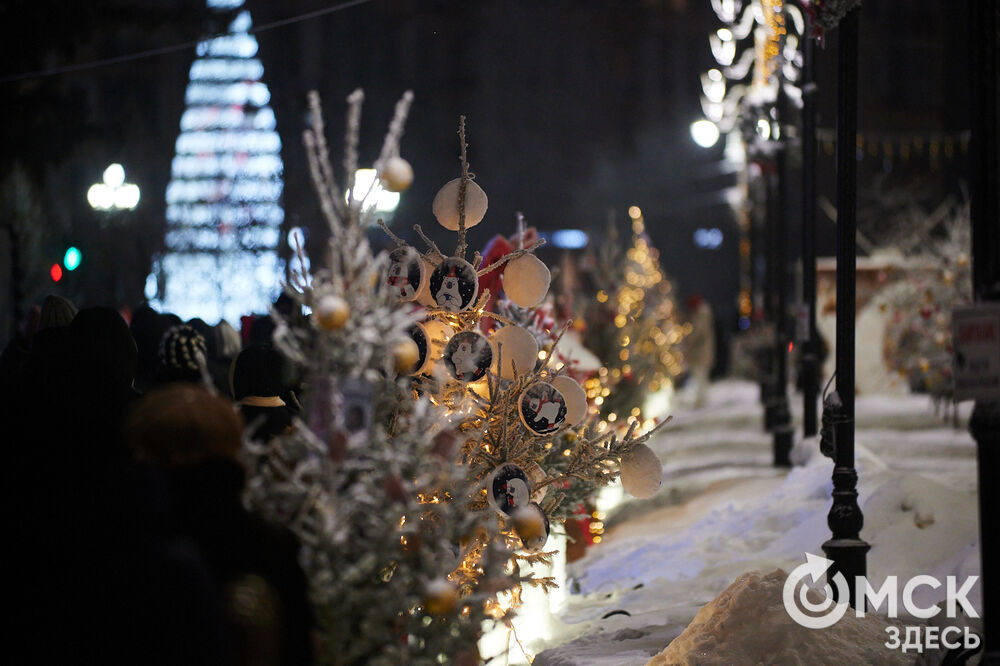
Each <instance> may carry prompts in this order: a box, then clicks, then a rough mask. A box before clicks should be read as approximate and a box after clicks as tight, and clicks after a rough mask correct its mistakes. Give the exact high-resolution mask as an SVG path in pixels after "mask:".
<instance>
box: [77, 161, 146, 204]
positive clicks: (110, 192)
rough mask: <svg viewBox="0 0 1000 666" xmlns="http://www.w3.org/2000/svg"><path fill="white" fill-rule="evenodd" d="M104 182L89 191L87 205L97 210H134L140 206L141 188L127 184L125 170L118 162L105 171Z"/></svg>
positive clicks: (91, 187)
mask: <svg viewBox="0 0 1000 666" xmlns="http://www.w3.org/2000/svg"><path fill="white" fill-rule="evenodd" d="M102 180H103V182H101V183H94V184H93V185H91V186H90V189H89V190H87V203H89V204H90V206H91V208H94V209H96V210H111V209H119V210H132V209H133V208H135V207H136V206H137V205H139V186H138V185H135V184H134V183H126V182H125V168H124V167H123V166H122V165H121V164H118V163H117V162H116V163H114V164H111V165H110V166H108V168H107V169H105V170H104V175H103V177H102Z"/></svg>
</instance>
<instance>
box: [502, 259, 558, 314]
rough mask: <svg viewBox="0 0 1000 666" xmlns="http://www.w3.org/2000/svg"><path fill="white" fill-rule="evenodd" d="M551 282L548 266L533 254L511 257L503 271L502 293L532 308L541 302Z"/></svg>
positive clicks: (523, 306)
mask: <svg viewBox="0 0 1000 666" xmlns="http://www.w3.org/2000/svg"><path fill="white" fill-rule="evenodd" d="M551 282H552V273H551V272H550V271H549V267H548V266H546V265H545V262H543V261H542V260H541V259H539V258H538V257H536V256H535V255H533V254H524V255H521V256H520V257H518V258H517V259H511V260H510V261H509V262H507V266H506V267H505V268H504V271H503V291H504V293H505V294H507V298H509V299H510V300H511V301H513V302H514V304H515V305H519V306H521V307H522V308H533V307H535V306H536V305H538V304H539V303H541V302H542V300H543V299H544V298H545V294H547V293H548V292H549V283H551Z"/></svg>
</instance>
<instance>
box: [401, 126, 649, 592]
mask: <svg viewBox="0 0 1000 666" xmlns="http://www.w3.org/2000/svg"><path fill="white" fill-rule="evenodd" d="M459 145H460V153H461V166H462V173H461V177H459V178H456V179H454V180H452V181H450V182H449V183H447V184H445V185H444V187H442V188H441V190H440V191H439V192H438V194H437V196H436V197H435V200H434V215H435V217H436V218H437V220H438V222H439V223H440V224H441V225H442V226H444V227H445V228H447V229H449V230H452V231H455V232H456V233H457V237H456V249H455V251H454V253H452V254H450V255H447V254H445V253H444V252H442V250H441V249H440V248H439V247H438V246H437V245H436V244H435V243H434V242H432V241H430V240H429V239H428V238H427V237H426V235H425V234H424V233H423V231H422V229H421V228H420V227H419V226H415V227H414V229H415V231H416V232H417V234H418V235H419V236H420V237H421V238H422V239H423V240H424V242H425V244H426V246H427V249H426V251H425V252H419V251H418V250H416V249H415V248H413V247H411V246H409V245H408V244H407V243H406V242H405V241H403V240H402V239H400V238H399V237H397V236H395V235H394V234H393V233H392V232H391V231H389V229H388V227H386V226H385V225H382V227H383V229H384V230H385V232H386V233H387V234H388V235H389V236H390V237H391V238H392V239H393V240H394V241H395V243H396V249H395V250H394V251H393V253H392V255H391V257H392V258H393V263H392V264H391V266H390V267H389V270H388V272H387V273H386V284H387V285H390V286H392V287H393V288H396V289H397V290H398V291H397V293H398V295H399V297H400V298H401V299H402V300H404V301H408V302H413V301H415V302H418V303H421V304H423V305H425V306H426V307H425V310H424V320H423V321H422V322H420V325H419V326H418V327H417V328H415V329H414V330H413V336H414V340H415V341H416V343H417V346H418V347H419V348H420V349H422V350H426V353H423V352H422V353H421V355H420V360H419V361H418V363H417V367H416V369H415V371H414V378H413V387H414V391H415V393H417V394H422V395H427V396H429V397H430V399H431V401H432V402H433V403H434V404H436V405H439V406H441V407H443V408H444V409H445V410H446V412H447V414H448V416H449V418H450V419H451V421H452V422H453V423H454V424H455V425H456V427H457V428H458V430H459V431H460V432H461V433H462V439H463V440H464V441H463V443H462V445H461V459H460V462H461V464H462V466H463V468H464V469H465V470H466V479H467V481H468V482H470V483H471V484H473V485H476V486H478V487H479V488H480V491H479V493H478V494H477V496H476V498H474V500H473V501H472V502H471V503H470V504H469V506H468V508H469V510H471V511H473V512H479V513H482V514H483V515H486V516H495V518H494V521H495V522H496V527H497V530H498V538H499V539H500V540H501V541H502V543H503V544H504V545H505V547H507V548H508V549H509V550H510V557H511V562H512V566H513V569H514V571H520V570H521V568H522V567H524V566H532V565H536V564H547V563H551V556H552V554H553V553H552V552H544V547H545V544H546V541H547V540H548V536H549V532H550V529H551V527H550V526H551V525H552V524H553V523H556V522H557V521H558V522H561V521H562V520H564V519H565V518H566V516H567V515H568V513H569V512H570V511H571V510H572V509H574V508H575V507H576V505H577V501H576V500H578V499H579V498H581V497H585V496H587V495H590V494H592V493H593V492H594V491H595V489H596V488H597V487H599V486H601V485H604V484H607V483H609V482H611V481H612V480H614V479H615V478H617V476H618V474H619V473H621V474H622V475H623V478H624V480H625V485H626V489H629V488H631V489H634V490H635V491H636V493H635V494H637V495H640V496H649V495H651V494H652V493H653V492H655V490H656V489H657V488H658V487H659V484H660V477H661V468H660V464H659V461H658V460H657V458H656V456H655V454H653V452H652V451H651V450H650V449H649V448H648V447H647V446H646V445H645V441H646V440H647V439H648V438H649V437H650V436H651V435H652V434H653V432H655V430H656V429H657V428H658V427H659V426H654V427H652V428H650V429H648V430H647V432H645V434H642V435H639V434H638V433H637V430H638V426H639V423H638V421H637V420H634V419H633V420H632V421H631V423H630V424H629V425H628V427H627V430H625V431H623V432H624V435H623V436H622V437H621V438H619V437H618V434H616V433H615V432H613V431H612V430H610V429H608V428H607V427H606V424H605V426H604V427H603V428H601V427H597V428H595V427H592V425H591V424H590V423H589V421H588V418H587V417H588V404H587V396H586V393H585V391H584V390H583V388H582V387H581V386H580V385H579V383H577V381H576V380H574V379H573V378H572V377H570V376H569V375H568V374H567V367H566V364H565V362H563V361H559V360H557V359H559V358H560V353H559V342H560V339H561V337H562V335H563V334H564V333H565V330H566V328H567V326H568V322H567V323H566V324H564V325H563V326H561V327H560V328H559V329H558V330H552V329H551V328H545V324H546V323H547V322H550V321H551V320H549V319H548V318H547V317H546V313H547V312H548V309H547V308H544V307H543V308H541V309H540V307H539V306H541V305H542V303H543V301H544V299H545V296H546V294H547V292H548V289H549V283H550V279H551V275H550V273H549V270H548V268H547V267H546V266H545V265H544V263H542V262H541V260H539V259H538V258H537V257H536V256H535V255H534V254H533V250H534V249H535V248H537V247H538V246H540V245H541V244H542V241H534V242H529V243H526V242H525V238H526V234H525V233H524V231H523V229H521V230H519V232H518V234H517V236H516V238H517V247H516V248H515V247H511V248H510V251H509V252H501V253H499V256H496V257H492V256H491V258H493V260H492V261H489V262H487V261H485V260H484V257H483V256H482V255H480V254H479V253H478V252H477V253H475V255H474V257H473V258H472V261H471V262H470V261H467V260H466V252H467V245H466V240H465V239H466V231H467V229H468V228H469V227H472V226H474V225H476V224H479V223H480V222H481V221H482V219H483V218H484V216H485V214H486V210H487V206H488V199H487V197H486V193H485V192H484V191H483V190H482V188H481V187H480V186H479V185H478V184H476V183H475V182H474V181H473V180H472V177H471V175H470V172H469V163H468V158H467V145H466V141H465V119H464V117H463V118H462V119H461V121H460V123H459ZM488 255H490V253H488ZM499 271H502V279H501V280H499V281H498V280H496V279H489V278H490V276H493V275H494V274H495V273H496V272H499ZM484 278H487V280H485V281H486V282H487V283H489V284H494V285H495V284H500V285H502V290H503V297H504V298H503V299H501V300H500V302H499V303H500V305H499V307H498V310H499V311H493V310H490V309H488V306H489V303H490V302H491V294H490V292H489V289H481V288H480V281H481V280H483V279H484ZM487 321H489V322H490V323H491V324H493V326H483V324H484V323H485V322H487ZM540 341H541V342H542V344H541V345H539V342H540ZM624 420H626V419H623V421H624ZM660 425H662V424H660ZM569 495H572V500H573V501H572V503H567V501H566V500H567V497H568V496H569ZM484 545H485V543H484ZM475 556H476V553H475V552H470V553H469V555H468V557H466V558H465V559H464V560H463V561H462V566H461V567H460V571H464V572H472V574H473V577H475V576H476V575H477V574H476V571H477V563H476V560H475ZM525 583H532V584H536V585H541V586H543V587H548V586H551V585H552V584H553V581H551V580H550V579H548V578H544V577H543V578H528V579H522V580H519V581H515V584H514V586H513V588H512V590H511V594H510V595H509V597H507V598H506V599H504V600H501V602H500V603H499V606H500V608H501V609H506V608H511V607H516V605H517V602H518V596H519V593H520V588H521V586H522V585H523V584H525Z"/></svg>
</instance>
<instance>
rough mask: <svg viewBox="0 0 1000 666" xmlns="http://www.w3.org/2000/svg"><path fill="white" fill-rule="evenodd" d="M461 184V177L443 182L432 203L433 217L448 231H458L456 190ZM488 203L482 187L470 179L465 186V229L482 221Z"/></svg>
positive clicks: (457, 190)
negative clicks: (443, 184)
mask: <svg viewBox="0 0 1000 666" xmlns="http://www.w3.org/2000/svg"><path fill="white" fill-rule="evenodd" d="M461 184H462V179H461V178H456V179H455V180H452V181H449V182H447V183H445V186H444V187H442V188H441V189H440V190H438V193H437V194H436V195H435V196H434V203H433V204H432V207H433V209H434V217H436V218H437V221H438V222H439V223H440V224H441V226H442V227H444V228H445V229H448V230H450V231H458V192H459V187H460V186H461ZM488 204H489V201H488V199H487V198H486V192H483V188H481V187H479V186H478V185H476V183H475V181H471V180H470V181H469V183H468V185H467V186H466V188H465V228H466V229H471V228H472V227H474V226H476V225H477V224H479V223H480V222H482V221H483V217H484V216H485V215H486V207H487V205H488Z"/></svg>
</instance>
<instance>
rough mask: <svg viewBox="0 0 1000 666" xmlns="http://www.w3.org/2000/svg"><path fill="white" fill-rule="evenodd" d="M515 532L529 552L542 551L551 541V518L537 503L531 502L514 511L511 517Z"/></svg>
mask: <svg viewBox="0 0 1000 666" xmlns="http://www.w3.org/2000/svg"><path fill="white" fill-rule="evenodd" d="M511 522H512V523H513V524H514V531H515V532H517V536H518V537H520V538H521V545H523V546H524V547H525V548H526V549H527V550H541V549H542V548H544V547H545V542H546V541H548V540H549V529H550V528H549V517H548V516H546V515H545V512H544V511H543V510H542V507H540V506H539V505H538V504H537V503H535V502H531V503H530V504H526V505H524V506H522V507H519V508H518V509H516V510H515V511H514V514H513V515H512V516H511Z"/></svg>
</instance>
